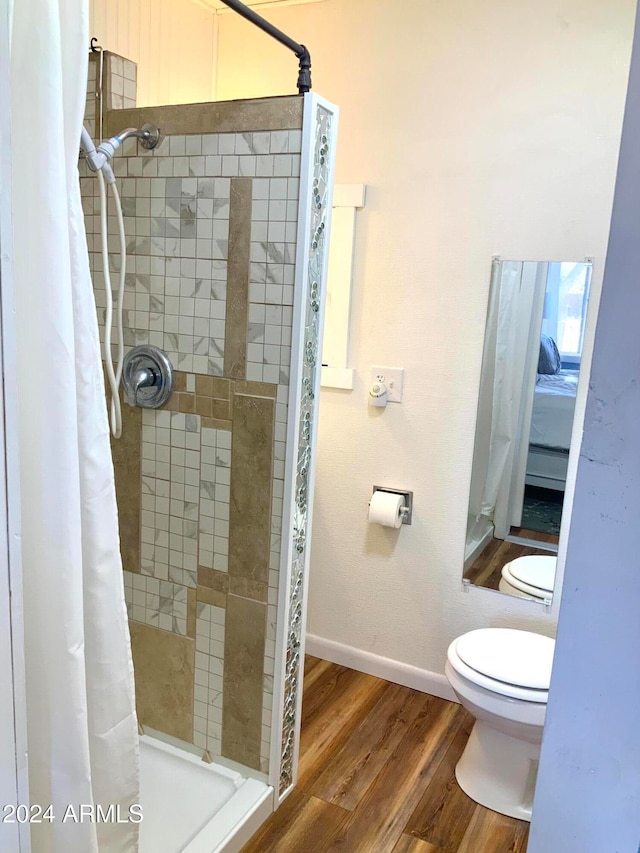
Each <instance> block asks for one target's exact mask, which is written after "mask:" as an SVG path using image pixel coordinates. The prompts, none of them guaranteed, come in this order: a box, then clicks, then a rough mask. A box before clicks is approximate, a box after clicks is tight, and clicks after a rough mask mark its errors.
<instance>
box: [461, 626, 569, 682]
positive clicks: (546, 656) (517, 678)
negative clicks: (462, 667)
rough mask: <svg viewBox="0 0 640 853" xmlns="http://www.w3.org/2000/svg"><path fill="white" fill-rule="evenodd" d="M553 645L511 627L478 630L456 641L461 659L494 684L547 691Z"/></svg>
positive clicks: (537, 635) (543, 638)
mask: <svg viewBox="0 0 640 853" xmlns="http://www.w3.org/2000/svg"><path fill="white" fill-rule="evenodd" d="M554 648H555V642H554V640H552V639H551V638H550V637H543V636H542V635H541V634H533V633H532V632H531V631H517V630H514V629H512V628H480V629H478V630H477V631H469V633H468V634H463V635H462V637H458V640H457V641H456V653H457V655H458V657H459V658H460V660H462V662H463V663H465V664H466V665H467V666H469V667H471V669H474V670H476V672H479V673H481V674H482V675H486V676H488V677H489V678H492V679H494V680H495V681H502V682H504V683H506V684H515V685H518V686H519V687H528V688H533V689H535V690H548V689H549V682H550V680H551V664H552V661H553V651H554Z"/></svg>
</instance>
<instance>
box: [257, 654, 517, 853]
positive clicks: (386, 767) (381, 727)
mask: <svg viewBox="0 0 640 853" xmlns="http://www.w3.org/2000/svg"><path fill="white" fill-rule="evenodd" d="M472 725H473V718H472V717H471V716H470V715H469V714H467V712H466V711H465V710H464V709H463V708H462V707H461V706H460V705H456V704H454V703H453V702H446V701H445V700H444V699H437V698H436V697H434V696H429V695H427V694H425V693H420V692H419V691H417V690H411V689H409V688H408V687H400V686H398V685H397V684H391V683H390V682H388V681H382V680H381V679H379V678H374V677H373V676H371V675H365V674H363V673H360V672H355V671H354V670H351V669H347V668H346V667H343V666H338V665H337V664H333V663H329V662H328V661H324V660H320V659H319V658H313V657H307V658H306V661H305V680H304V696H303V704H302V735H301V740H300V764H299V773H298V784H297V786H296V788H295V789H294V790H293V792H292V793H291V794H290V795H289V797H287V799H286V800H285V801H284V803H283V804H282V806H281V807H280V808H279V809H278V810H277V811H276V812H275V813H274V814H273V815H272V816H271V818H270V819H269V820H268V821H267V822H266V823H265V824H264V825H263V826H262V827H261V829H260V830H259V831H258V832H257V833H256V835H255V836H254V837H253V838H252V839H251V841H250V842H249V843H248V844H247V845H245V847H244V848H243V850H242V853H327V852H328V851H331V853H338V851H340V853H525V851H526V848H527V837H528V834H529V824H528V823H525V822H523V821H518V820H514V819H512V818H508V817H504V816H503V815H499V814H496V813H495V812H491V811H489V810H488V809H485V808H483V807H482V806H479V805H477V804H476V803H475V802H473V800H470V799H469V797H467V796H466V794H464V793H463V792H462V791H461V789H460V788H459V787H458V784H457V782H456V781H455V776H454V770H455V766H456V763H457V761H458V759H459V757H460V755H461V754H462V750H463V749H464V746H465V744H466V741H467V737H468V736H469V732H470V731H471V726H472Z"/></svg>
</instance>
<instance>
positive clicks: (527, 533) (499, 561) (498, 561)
mask: <svg viewBox="0 0 640 853" xmlns="http://www.w3.org/2000/svg"><path fill="white" fill-rule="evenodd" d="M511 534H512V535H513V536H522V537H523V538H524V539H535V540H537V541H538V542H548V543H549V544H552V545H557V544H558V536H557V535H556V534H554V533H539V532H538V531H537V530H525V529H524V528H522V527H512V528H511ZM550 553H551V552H549V551H545V550H543V549H541V548H532V547H531V546H530V545H522V544H521V543H520V542H506V541H504V540H503V539H492V540H491V542H489V544H488V545H487V547H486V548H485V549H484V551H483V552H482V553H481V554H480V556H478V557H476V559H475V561H474V562H473V563H472V565H471V566H469V568H468V569H467V570H466V572H465V573H464V577H465V579H466V580H470V581H471V583H472V584H474V585H475V586H483V587H485V588H486V589H498V584H499V583H500V578H501V572H502V567H503V566H504V565H505V563H509V562H511V560H515V559H516V557H525V556H527V555H528V554H543V555H545V556H549V554H550Z"/></svg>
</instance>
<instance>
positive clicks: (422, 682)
mask: <svg viewBox="0 0 640 853" xmlns="http://www.w3.org/2000/svg"><path fill="white" fill-rule="evenodd" d="M305 652H306V653H307V654H309V655H313V656H314V657H317V658H322V659H323V660H329V661H331V662H332V663H337V664H340V665H341V666H348V667H349V668H350V669H356V670H358V672H366V673H367V674H368V675H375V676H377V677H378V678H384V679H385V680H386V681H393V682H394V683H395V684H402V685H403V686H404V687H412V688H413V689H414V690H421V691H422V692H423V693H430V694H431V695H432V696H439V697H440V698H441V699H448V700H449V701H450V702H457V701H458V700H457V698H456V695H455V693H454V692H453V690H452V688H451V685H450V684H449V682H448V681H447V678H446V676H444V675H441V674H440V673H439V672H430V671H429V670H428V669H419V668H418V667H417V666H411V665H410V664H407V663H400V662H399V661H396V660H391V658H384V657H381V656H380V655H374V654H373V653H372V652H365V651H363V650H362V649H356V648H355V647H354V646H345V645H344V644H343V643H337V642H335V640H326V639H325V638H324V637H318V636H316V635H315V634H307V639H306V647H305Z"/></svg>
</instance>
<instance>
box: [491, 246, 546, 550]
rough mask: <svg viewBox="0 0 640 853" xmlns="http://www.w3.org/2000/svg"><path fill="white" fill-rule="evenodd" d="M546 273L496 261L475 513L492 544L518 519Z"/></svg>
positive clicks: (533, 266) (527, 264)
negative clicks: (486, 521)
mask: <svg viewBox="0 0 640 853" xmlns="http://www.w3.org/2000/svg"><path fill="white" fill-rule="evenodd" d="M546 267H547V265H546V264H544V263H531V262H525V263H523V262H522V261H502V262H501V263H500V264H499V265H498V266H497V267H496V268H495V270H494V278H493V280H492V283H491V297H490V304H489V311H488V316H487V335H486V341H487V346H486V351H485V353H484V356H483V372H485V371H486V372H488V374H489V375H490V376H491V377H492V382H491V386H490V390H489V388H486V391H487V392H488V393H490V394H491V399H492V412H491V434H490V440H489V446H488V460H487V463H486V469H487V474H486V480H485V485H484V491H483V494H482V502H481V511H480V512H481V515H483V516H486V517H487V518H490V519H491V520H492V521H493V524H494V535H495V536H496V537H497V538H498V539H504V538H505V536H507V535H508V533H509V530H510V528H511V526H512V525H514V524H515V525H519V524H520V520H521V516H522V503H523V498H524V478H525V469H526V461H527V450H528V445H529V426H530V420H531V407H532V403H533V392H534V386H535V377H536V365H537V357H538V350H539V345H540V325H541V323H542V300H543V297H544V282H545V278H546Z"/></svg>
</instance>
